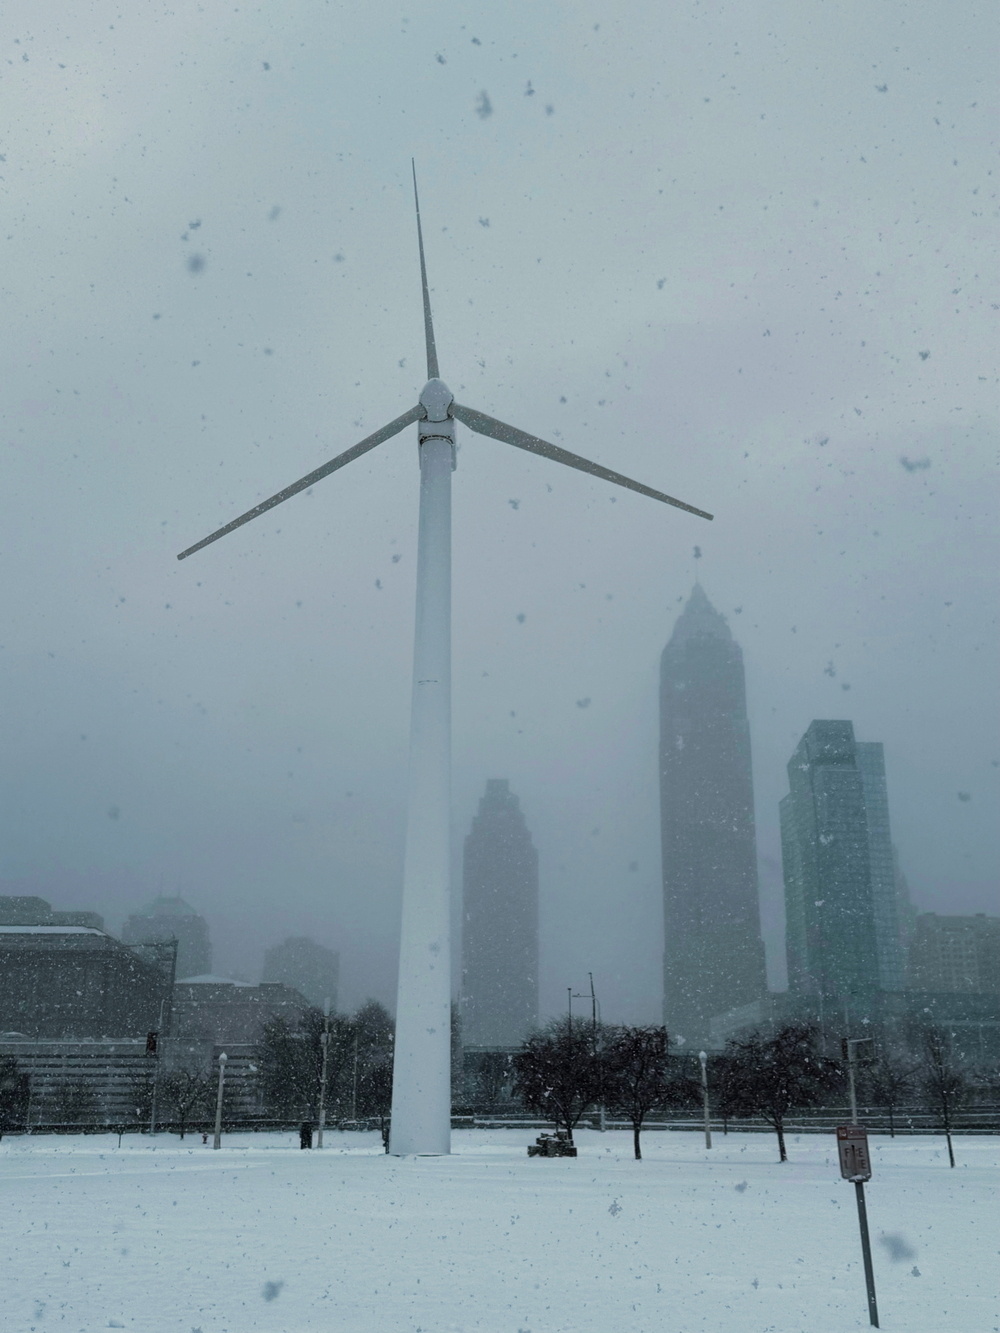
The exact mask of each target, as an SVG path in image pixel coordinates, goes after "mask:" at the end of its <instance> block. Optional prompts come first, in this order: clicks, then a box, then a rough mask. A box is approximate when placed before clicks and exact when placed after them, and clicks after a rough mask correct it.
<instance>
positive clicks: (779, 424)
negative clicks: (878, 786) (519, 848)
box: [0, 0, 1000, 1022]
mask: <svg viewBox="0 0 1000 1333" xmlns="http://www.w3.org/2000/svg"><path fill="white" fill-rule="evenodd" d="M5 13H6V18H7V23H6V24H5V36H4V38H3V52H2V54H3V60H4V65H3V75H4V86H5V90H6V97H5V111H6V114H5V116H4V118H3V122H4V123H3V142H2V143H0V178H2V181H0V183H2V186H3V190H4V198H5V209H4V214H5V219H4V225H3V229H2V232H0V239H2V243H3V246H4V251H3V253H4V256H5V259H4V262H3V266H2V279H0V288H2V292H3V304H4V311H5V318H6V324H7V329H8V336H7V337H6V338H5V340H4V347H3V353H2V356H3V371H2V375H0V420H2V426H3V434H2V442H3V447H4V452H5V469H4V471H5V484H4V486H3V490H2V496H0V506H2V518H0V522H2V542H3V548H4V568H5V576H4V578H3V582H2V587H0V599H2V612H0V630H2V632H0V644H2V648H0V672H2V686H0V689H2V697H3V700H4V707H3V709H2V713H0V727H2V740H0V744H2V752H3V755H4V764H3V789H2V807H3V812H4V814H3V837H2V842H0V880H2V886H0V891H2V892H5V893H8V894H10V893H34V894H39V895H41V896H43V897H45V898H46V899H48V900H50V901H51V902H52V904H53V906H55V907H57V908H67V909H68V908H80V909H84V908H89V909H93V910H96V911H99V912H101V913H103V914H104V915H105V917H106V919H107V922H108V924H109V926H110V928H111V929H112V930H115V931H117V930H118V929H119V928H120V926H121V923H122V921H123V920H124V918H125V917H127V916H128V915H129V914H130V913H132V912H134V911H137V910H139V909H140V908H141V907H142V906H143V905H144V904H146V903H147V902H148V901H149V900H150V899H152V898H153V897H154V896H156V895H157V894H158V893H166V894H181V895H182V896H183V897H184V898H185V899H186V900H187V901H188V902H189V903H190V904H191V905H192V906H193V907H194V909H195V910H196V911H197V912H199V913H201V914H203V915H204V916H205V917H206V919H207V920H208V923H209V926H210V928H211V932H212V938H213V942H214V945H215V962H214V968H213V970H214V971H215V972H217V973H219V974H221V975H240V976H243V977H247V978H250V979H252V980H254V981H256V980H257V979H258V978H259V975H260V966H261V959H262V956H263V952H264V949H265V948H266V947H268V946H269V945H272V944H274V943H275V942H277V941H279V940H281V939H283V938H284V937H286V936H289V935H311V936H312V937H313V938H314V939H316V940H317V941H319V942H320V943H322V944H325V945H327V946H329V947H330V948H333V949H336V950H338V951H339V952H340V955H341V994H340V1004H341V1007H344V1008H351V1007H353V1006H356V1005H357V1004H359V1003H360V1002H361V1001H362V1000H364V999H365V997H366V996H368V995H374V996H376V997H378V998H380V999H382V1000H383V1001H385V1002H386V1003H389V1004H391V1003H393V1001H394V988H395V975H396V962H397V959H396V947H397V941H398V928H399V919H398V918H399V900H400V884H401V873H402V849H403V835H404V827H405V809H404V787H405V774H406V759H407V748H408V725H409V706H410V670H411V655H412V640H413V594H414V569H415V553H416V552H415V542H416V520H417V495H418V469H417V450H416V433H415V430H414V429H413V428H409V429H408V430H407V431H406V432H404V433H403V434H402V435H401V436H399V437H397V438H396V439H394V440H392V441H390V442H389V443H387V444H385V445H383V446H382V447H380V448H379V449H378V450H376V451H375V452H373V453H370V454H368V455H366V456H365V457H363V458H362V459H360V460H359V461H357V462H354V463H352V464H351V465H350V466H349V467H347V468H345V469H344V470H343V471H341V472H338V473H337V474H336V475H335V476H333V477H330V478H328V479H326V480H324V481H323V482H321V483H319V484H318V485H317V486H316V487H315V489H314V490H313V491H312V492H311V493H309V494H308V495H302V496H299V497H296V498H295V499H293V500H291V501H289V502H288V503H287V504H286V505H283V506H282V507H280V508H278V509H276V510H275V511H274V512H273V513H269V514H267V515H265V516H264V517H262V518H260V519H258V520H257V521H256V522H255V523H253V524H252V525H249V526H247V527H245V528H243V529H241V530H240V531H239V532H237V533H234V534H233V535H231V536H229V537H227V538H226V540H225V541H223V542H220V543H218V544H217V545H213V546H211V547H209V548H208V549H206V550H205V551H202V552H199V553H198V554H196V555H195V556H193V557H191V559H189V560H185V561H184V562H183V563H180V564H179V563H178V561H177V559H176V555H177V553H178V552H179V551H181V550H182V549H184V548H185V547H187V546H189V545H191V544H192V543H193V542H195V541H197V540H198V539H199V538H201V537H203V536H205V535H206V534H207V533H209V532H211V531H212V530H213V529H215V528H217V527H219V526H220V525H221V524H223V523H225V522H226V521H228V520H229V519H231V518H233V517H235V516H236V515H238V514H240V513H242V512H243V511H244V510H246V509H248V508H250V507H251V506H252V505H253V504H255V503H256V502H258V501H259V500H261V499H263V498H265V497H267V496H269V495H270V494H272V493H273V492H275V491H277V490H279V489H280V488H281V487H283V486H285V485H287V484H289V483H291V482H293V481H295V480H296V479H297V478H299V477H300V476H302V475H303V474H304V473H306V472H308V471H309V470H310V469H312V468H314V467H318V466H319V465H321V464H322V463H324V462H326V461H327V460H328V459H330V458H332V457H333V456H334V455H336V454H338V453H340V452H342V451H343V450H345V449H347V448H348V447H349V446H350V445H352V444H354V443H355V442H356V441H358V440H360V439H361V438H362V437H363V436H364V435H366V434H368V433H369V432H370V431H373V430H374V429H376V427H378V426H379V425H381V424H382V423H384V422H386V421H388V420H390V419H391V418H394V417H396V416H398V415H399V414H400V413H402V412H404V411H405V410H406V409H407V408H408V407H410V406H412V405H413V404H414V403H415V402H416V400H417V396H418V394H419V392H420V389H421V387H422V385H423V383H424V379H425V373H424V372H425V366H424V360H423V327H422V317H421V306H420V281H419V269H418V263H417V247H416V234H415V224H414V216H413V201H412V191H411V183H410V158H411V156H412V157H413V158H415V159H416V164H417V170H418V173H419V180H420V188H421V208H422V214H423V221H424V238H425V245H426V253H427V264H428V273H429V281H430V286H431V298H432V302H433V308H434V320H435V326H436V331H437V342H438V353H439V356H440V360H441V374H442V377H443V378H444V379H445V380H446V381H447V383H448V384H449V385H450V387H451V388H452V390H453V391H454V392H455V394H456V396H457V397H458V399H459V401H461V402H464V403H469V404H472V405H474V406H476V407H478V408H481V409H482V410H483V411H485V412H489V413H492V414H494V415H496V416H498V417H500V418H502V419H503V420H505V421H510V422H512V423H514V424H515V425H517V426H520V427H523V428H524V429H526V430H529V431H532V432H534V433H536V434H538V435H540V436H542V437H544V438H546V439H549V440H553V441H555V442H556V443H558V444H560V445H562V446H564V447H565V448H567V449H571V450H572V451H574V452H575V453H579V454H582V455H584V456H585V457H588V458H592V459H594V460H596V461H597V462H599V463H601V464H603V465H605V466H606V467H609V468H613V469H616V470H618V471H620V472H623V473H625V474H627V475H628V476H630V477H634V478H637V479H638V480H640V481H642V482H645V483H646V484H647V485H649V486H652V487H656V488H657V489H661V490H664V491H666V492H668V493H669V494H671V495H675V496H679V497H680V498H682V499H684V500H686V501H688V502H689V503H691V504H693V505H696V506H698V507H700V508H704V509H707V510H709V511H711V512H712V513H713V514H714V515H715V519H714V521H713V522H711V523H706V522H704V521H703V520H701V519H699V518H696V517H694V516H692V515H690V514H686V513H683V512H680V511H678V510H673V509H669V508H667V507H665V506H663V505H659V504H656V503H654V502H653V501H651V500H649V499H647V498H644V497H642V496H639V495H635V494H631V493H629V492H626V491H624V490H620V489H614V488H611V487H609V486H607V485H606V484H604V483H603V482H600V481H598V480H596V479H594V478H593V477H587V476H584V475H582V474H580V473H576V472H571V471H570V470H568V469H566V468H560V467H558V466H556V465H555V464H553V463H551V462H549V461H547V460H545V459H541V458H535V457H531V456H529V455H528V454H526V453H524V452H522V451H520V450H514V449H509V448H507V447H505V446H504V445H501V444H499V443H496V442H493V441H490V440H487V439H484V438H482V437H480V436H476V435H473V434H472V433H471V432H470V431H468V430H466V429H465V428H464V427H461V426H459V428H458V430H459V435H458V438H459V443H460V447H459V454H458V468H457V472H456V473H455V477H454V522H455V536H454V613H453V627H454V628H453V635H454V676H453V681H454V692H455V695H454V700H455V702H454V733H453V734H454V755H455V772H454V806H453V808H454V852H455V855H454V864H455V898H456V902H457V900H458V898H459V896H460V894H459V890H460V884H461V879H460V875H461V850H462V839H463V837H464V835H465V833H466V832H467V831H468V828H469V825H470V821H471V818H472V815H473V813H474V811H475V809H476V807H477V805H478V802H479V799H480V797H481V796H482V793H483V790H484V788H485V783H486V781H487V779H489V778H497V777H499V778H506V779H507V780H509V782H510V786H511V790H512V791H513V792H515V793H516V795H517V797H518V799H519V801H520V804H521V808H522V809H523V811H524V814H525V818H526V820H527V824H528V827H529V829H530V830H531V833H532V836H533V838H534V842H535V845H536V847H537V848H538V853H539V871H540V910H541V1011H542V1013H543V1015H544V1014H549V1013H553V1012H555V1011H556V1010H559V1009H561V1007H562V1006H563V1005H564V1004H565V997H566V987H567V986H572V987H573V988H574V989H575V990H577V991H581V990H584V989H585V988H586V986H587V973H588V972H592V973H593V974H594V979H595V984H596V987H597V992H598V996H599V998H600V1001H601V1005H602V1010H603V1013H604V1016H605V1017H606V1018H608V1019H610V1020H627V1021H631V1022H654V1021H659V1020H660V1015H661V1000H662V972H661V967H662V951H663V923H662V886H661V879H660V843H659V807H658V799H659V794H658V785H657V783H658V778H657V745H658V737H659V733H658V726H659V723H658V711H657V710H658V696H657V689H658V686H657V673H658V665H659V655H660V652H661V650H662V648H663V646H664V644H665V643H666V641H667V639H668V638H669V636H670V633H671V630H672V628H673V624H674V621H675V619H676V617H677V615H678V614H679V612H680V610H681V607H682V606H683V604H684V602H685V601H686V600H687V597H688V596H689V594H690V591H691V588H692V585H693V583H694V581H695V579H696V578H697V579H699V580H700V582H701V584H702V586H703V588H704V590H705V592H706V593H707V595H708V597H709V598H710V600H711V601H712V603H713V605H714V606H715V607H716V608H717V609H718V610H719V611H721V612H722V613H723V614H724V615H725V616H726V617H727V619H728V623H729V625H730V627H731V629H732V632H733V634H734V636H735V638H736V639H737V641H738V642H739V644H740V645H741V647H742V650H743V654H744V658H745V663H746V672H747V695H748V707H749V715H750V727H751V736H752V745H753V762H754V782H755V802H756V812H757V836H758V848H759V854H760V862H761V902H762V918H763V929H764V934H765V943H766V946H767V953H768V973H769V978H770V982H771V985H772V986H774V987H782V986H783V985H784V981H785V973H784V966H785V964H784V943H783V908H782V887H781V852H780V841H779V835H778V801H779V799H780V798H781V796H782V794H783V793H784V792H785V791H786V790H787V778H786V772H785V765H786V764H787V762H788V759H789V757H790V755H791V754H792V751H793V750H794V748H795V746H796V744H797V743H798V741H799V738H800V737H801V736H802V734H803V732H804V731H805V730H806V728H807V727H808V726H809V723H810V722H811V721H812V720H813V719H814V718H820V719H823V718H827V719H838V718H841V719H850V720H851V721H853V723H854V727H855V731H856V734H857V736H858V738H859V739H861V740H866V741H882V742H884V744H885V755H886V768H887V777H888V790H889V804H890V811H891V818H892V828H893V840H894V842H895V844H896V845H897V847H898V852H899V861H900V865H901V868H902V870H903V872H904V874H905V875H906V877H907V880H908V881H909V885H910V890H911V893H912V896H913V899H914V902H915V903H916V905H917V906H918V908H919V909H920V910H922V911H937V912H952V913H961V914H970V913H976V912H988V913H992V914H996V912H997V909H998V901H997V897H998V895H997V863H998V856H997V853H998V850H1000V849H998V835H997V830H998V829H1000V819H998V818H997V794H998V786H1000V739H998V731H997V723H998V717H997V705H996V671H997V655H998V654H997V650H998V633H997V610H996V608H997V601H996V569H997V567H998V559H1000V552H998V550H997V546H998V542H997V536H996V530H997V524H996V514H997V501H998V495H997V485H996V477H997V472H996V465H997V445H998V440H1000V430H998V425H997V419H996V405H997V376H996V345H997V344H996V333H995V328H996V321H997V312H998V307H1000V288H998V286H997V281H996V263H995V258H996V250H995V236H996V230H995V229H996V205H997V181H996V174H995V165H994V152H993V150H994V148H995V142H994V141H995V129H996V123H997V121H996V106H995V104H994V103H992V102H991V101H990V98H991V96H992V93H993V89H994V85H995V78H994V70H993V64H994V59H995V50H996V44H995V42H990V41H987V40H984V36H983V34H984V30H985V29H986V20H985V18H984V17H983V16H982V15H976V14H973V13H972V12H971V11H968V10H967V11H962V12H959V11H955V10H954V9H946V8H944V7H937V8H934V7H920V6H913V5H905V4H902V3H898V2H897V0H892V2H891V3H888V4H885V5H880V6H878V7H876V8H873V7H872V6H870V5H865V4H859V3H854V2H853V0H845V3H842V4H838V5H836V6H833V5H826V6H814V5H806V6H803V5H801V4H793V3H790V0H773V2H772V3H767V4H764V5H756V6H751V7H747V6H744V5H737V4H729V3H719V4H716V5H714V6H706V7H702V6H699V5H697V4H692V5H684V6H681V7H669V8H668V7H664V6H663V5H660V4H654V3H650V2H648V0H628V2H627V3H625V4H618V5H615V6H613V7H611V6H586V5H584V6H581V5H578V4H549V5H545V6H530V5H517V6H503V7H500V8H497V7H494V6H483V5H478V4H471V3H459V2H458V0H442V2H441V3H439V4H436V5H434V6H417V7H414V8H412V9H410V10H409V11H407V10H406V9H405V8H400V7H399V6H396V5H392V4H386V3H379V2H378V0H376V3H374V4H372V3H368V4H364V5H361V4H337V5H335V6H327V5H324V4H322V3H320V0H288V3H285V4H283V5H282V6H281V7H280V11H279V10H277V9H274V8H271V9H269V10H262V11H253V12H250V11H247V10H244V9H242V8H240V9H234V8H233V7H225V8H219V7H216V6H201V5H197V4H194V3H188V2H187V0H182V2H181V3H178V4H173V5H171V6H169V7H167V6H163V5H160V4H158V3H150V4H143V5H141V6H139V7H136V8H134V9H132V10H129V9H125V10H124V11H123V10H122V8H121V7H120V6H118V5H115V4H110V3H104V2H103V0H98V2H97V3H92V4H88V5H86V6H82V7H78V6H71V7H67V6H48V7H39V6H38V5H37V4H36V3H28V0H9V3H8V5H7V7H6V11H5ZM993 21H994V22H995V16H994V20H993ZM456 978H457V973H456Z"/></svg>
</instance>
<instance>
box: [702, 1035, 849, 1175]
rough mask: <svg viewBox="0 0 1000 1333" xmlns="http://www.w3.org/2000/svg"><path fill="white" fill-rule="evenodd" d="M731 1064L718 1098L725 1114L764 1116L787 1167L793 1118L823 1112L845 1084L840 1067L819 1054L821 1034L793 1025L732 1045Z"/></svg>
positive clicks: (728, 1052)
mask: <svg viewBox="0 0 1000 1333" xmlns="http://www.w3.org/2000/svg"><path fill="white" fill-rule="evenodd" d="M726 1058H727V1061H728V1069H727V1073H726V1078H725V1081H724V1083H723V1086H722V1088H721V1089H720V1090H719V1091H718V1093H717V1099H718V1100H719V1101H720V1102H722V1103H723V1104H724V1107H725V1114H727V1115H733V1116H752V1115H759V1116H760V1117H761V1118H762V1119H763V1120H765V1121H766V1122H767V1124H769V1125H770V1126H771V1127H772V1128H773V1130H774V1132H775V1134H776V1135H777V1136H778V1155H779V1161H782V1162H787V1161H788V1153H787V1152H786V1151H785V1120H786V1118H787V1116H788V1112H789V1111H790V1110H792V1108H793V1107H795V1108H799V1109H804V1108H806V1107H809V1106H822V1105H823V1103H824V1102H825V1101H826V1099H827V1097H828V1096H829V1095H830V1093H831V1092H833V1091H834V1089H835V1088H838V1087H839V1086H840V1084H841V1081H842V1077H843V1075H842V1071H841V1068H840V1065H839V1064H838V1063H837V1061H836V1060H831V1059H829V1058H827V1057H826V1056H825V1055H822V1054H821V1053H820V1050H819V1046H818V1042H817V1035H816V1029H815V1028H814V1027H812V1026H811V1025H810V1024H807V1023H788V1024H786V1025H785V1026H784V1027H782V1028H779V1029H778V1031H777V1032H776V1033H775V1034H774V1035H773V1036H771V1037H768V1036H765V1035H764V1034H763V1033H761V1032H754V1033H751V1034H750V1035H749V1036H747V1037H744V1038H742V1039H734V1040H731V1041H728V1042H727V1043H726ZM720 1109H721V1108H720Z"/></svg>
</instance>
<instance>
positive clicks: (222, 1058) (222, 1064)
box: [212, 1051, 229, 1148]
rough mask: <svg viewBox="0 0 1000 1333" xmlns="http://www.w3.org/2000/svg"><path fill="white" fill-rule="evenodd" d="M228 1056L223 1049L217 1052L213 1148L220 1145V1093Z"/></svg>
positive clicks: (224, 1082) (223, 1086) (224, 1079)
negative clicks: (217, 1065) (217, 1067)
mask: <svg viewBox="0 0 1000 1333" xmlns="http://www.w3.org/2000/svg"><path fill="white" fill-rule="evenodd" d="M228 1059H229V1056H228V1055H226V1053H225V1051H220V1052H219V1091H218V1093H217V1094H216V1097H215V1138H214V1139H213V1140H212V1147H213V1148H221V1147H222V1094H223V1089H224V1088H225V1084H226V1061H227V1060H228Z"/></svg>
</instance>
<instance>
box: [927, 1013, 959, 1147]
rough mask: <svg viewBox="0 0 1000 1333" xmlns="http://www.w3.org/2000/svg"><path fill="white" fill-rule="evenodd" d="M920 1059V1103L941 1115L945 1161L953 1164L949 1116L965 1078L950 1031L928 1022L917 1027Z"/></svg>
mask: <svg viewBox="0 0 1000 1333" xmlns="http://www.w3.org/2000/svg"><path fill="white" fill-rule="evenodd" d="M920 1045H921V1060H920V1068H919V1074H918V1079H919V1086H920V1091H921V1093H922V1094H923V1100H924V1104H925V1105H926V1106H927V1107H928V1108H929V1109H930V1110H931V1111H934V1112H936V1113H937V1114H938V1115H940V1117H941V1125H942V1128H943V1129H944V1136H945V1139H946V1140H947V1142H948V1163H949V1165H950V1166H954V1165H955V1151H954V1149H953V1147H952V1143H951V1117H952V1114H953V1113H954V1112H955V1111H956V1110H957V1109H958V1107H959V1106H961V1104H962V1102H963V1101H965V1099H966V1097H967V1096H968V1095H969V1079H968V1078H967V1076H966V1074H965V1072H964V1070H963V1069H962V1068H961V1067H960V1066H959V1064H958V1063H957V1062H956V1060H955V1057H954V1052H953V1050H952V1043H951V1035H950V1033H948V1032H947V1031H946V1030H945V1029H944V1028H941V1027H938V1026H937V1025H936V1024H934V1023H928V1024H926V1025H925V1026H924V1027H922V1028H921V1029H920Z"/></svg>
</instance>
